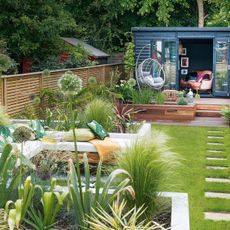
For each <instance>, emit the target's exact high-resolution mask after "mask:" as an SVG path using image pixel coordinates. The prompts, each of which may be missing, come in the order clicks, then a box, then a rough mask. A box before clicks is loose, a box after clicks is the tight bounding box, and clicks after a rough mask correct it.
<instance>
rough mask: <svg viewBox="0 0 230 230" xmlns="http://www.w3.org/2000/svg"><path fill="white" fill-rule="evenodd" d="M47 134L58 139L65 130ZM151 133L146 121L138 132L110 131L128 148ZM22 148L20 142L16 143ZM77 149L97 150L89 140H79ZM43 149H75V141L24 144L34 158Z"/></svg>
mask: <svg viewBox="0 0 230 230" xmlns="http://www.w3.org/2000/svg"><path fill="white" fill-rule="evenodd" d="M46 133H47V135H53V136H56V137H57V139H58V138H59V137H60V136H61V135H62V134H63V132H57V131H49V132H46ZM150 134H151V124H148V123H145V124H143V125H142V126H141V128H140V129H139V131H138V132H137V133H136V134H131V133H110V138H112V139H113V140H115V141H117V142H118V143H119V145H120V147H121V148H122V149H123V148H127V147H130V146H131V145H132V143H134V142H135V140H136V139H137V138H143V137H144V136H145V135H150ZM14 145H16V146H17V148H18V149H20V144H14ZM77 149H78V151H79V152H97V150H96V148H95V146H94V145H93V144H91V143H89V142H77ZM43 150H60V151H74V142H57V143H46V142H41V141H27V142H26V143H25V144H24V148H23V152H24V154H25V156H27V157H28V158H32V157H33V156H35V155H37V154H38V153H39V152H41V151H43Z"/></svg>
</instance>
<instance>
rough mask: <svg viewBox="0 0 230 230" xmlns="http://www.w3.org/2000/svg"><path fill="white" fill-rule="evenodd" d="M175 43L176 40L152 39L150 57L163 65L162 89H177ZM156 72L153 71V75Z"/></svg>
mask: <svg viewBox="0 0 230 230" xmlns="http://www.w3.org/2000/svg"><path fill="white" fill-rule="evenodd" d="M176 57H177V43H176V40H166V39H165V40H164V39H154V40H152V58H153V59H156V60H157V61H158V62H159V63H160V64H161V65H163V68H164V71H165V74H166V81H165V85H164V89H177V58H176ZM154 74H155V75H156V74H157V73H153V76H155V75H154Z"/></svg>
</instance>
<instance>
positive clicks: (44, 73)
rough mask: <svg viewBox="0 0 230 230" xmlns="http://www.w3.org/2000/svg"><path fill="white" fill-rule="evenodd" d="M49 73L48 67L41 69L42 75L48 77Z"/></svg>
mask: <svg viewBox="0 0 230 230" xmlns="http://www.w3.org/2000/svg"><path fill="white" fill-rule="evenodd" d="M49 75H50V70H49V69H44V70H43V71H42V76H43V77H48V76H49Z"/></svg>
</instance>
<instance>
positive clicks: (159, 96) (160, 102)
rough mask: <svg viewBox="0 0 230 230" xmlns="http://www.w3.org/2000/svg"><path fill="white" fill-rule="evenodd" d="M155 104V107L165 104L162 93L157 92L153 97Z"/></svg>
mask: <svg viewBox="0 0 230 230" xmlns="http://www.w3.org/2000/svg"><path fill="white" fill-rule="evenodd" d="M155 102H156V104H157V105H163V104H164V103H165V95H164V94H163V93H162V92H157V93H156V95H155Z"/></svg>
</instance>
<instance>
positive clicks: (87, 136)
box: [62, 129, 95, 141]
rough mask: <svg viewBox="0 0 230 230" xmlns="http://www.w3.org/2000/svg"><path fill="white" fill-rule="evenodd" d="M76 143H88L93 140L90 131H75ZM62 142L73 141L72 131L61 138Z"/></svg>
mask: <svg viewBox="0 0 230 230" xmlns="http://www.w3.org/2000/svg"><path fill="white" fill-rule="evenodd" d="M75 133H76V138H77V141H90V140H92V139H94V138H95V136H94V134H93V133H92V132H91V131H90V129H75ZM62 140H63V141H73V130H70V131H69V132H66V133H65V134H64V136H63V137H62Z"/></svg>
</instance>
